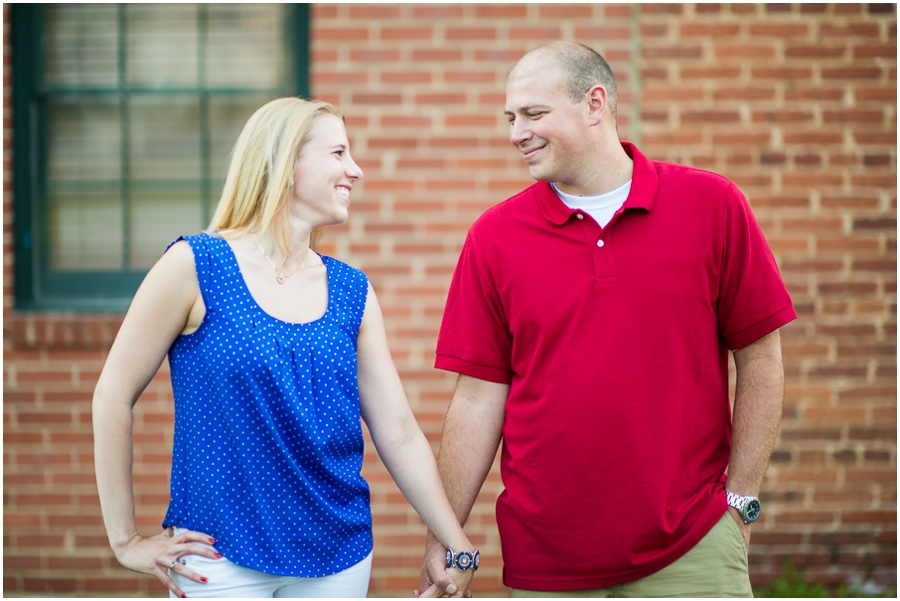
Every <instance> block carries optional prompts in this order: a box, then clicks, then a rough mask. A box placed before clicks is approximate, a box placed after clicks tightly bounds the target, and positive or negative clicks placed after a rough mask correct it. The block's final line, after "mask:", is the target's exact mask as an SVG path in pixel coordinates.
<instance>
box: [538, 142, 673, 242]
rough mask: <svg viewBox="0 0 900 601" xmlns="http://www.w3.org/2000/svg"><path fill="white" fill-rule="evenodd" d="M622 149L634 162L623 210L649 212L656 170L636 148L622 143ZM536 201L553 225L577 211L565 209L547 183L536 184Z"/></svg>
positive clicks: (653, 196) (655, 180) (656, 185)
mask: <svg viewBox="0 0 900 601" xmlns="http://www.w3.org/2000/svg"><path fill="white" fill-rule="evenodd" d="M622 148H623V149H624V150H625V153H626V154H627V155H628V156H629V157H631V160H632V161H634V173H633V175H632V176H631V191H630V192H629V193H628V198H627V199H625V205H624V206H623V209H625V210H628V209H643V210H645V211H648V212H649V211H651V210H652V209H653V203H654V202H655V201H656V192H657V190H658V188H659V180H658V179H657V176H656V169H655V168H654V166H653V163H651V162H650V159H648V158H647V157H645V156H644V154H643V153H642V152H641V151H640V150H638V148H637V146H635V145H634V144H632V143H631V142H622ZM536 186H537V187H536V191H537V193H538V199H539V200H540V203H541V209H542V210H543V212H544V217H546V218H547V221H549V222H550V223H552V224H554V225H563V224H564V223H565V222H566V221H568V220H569V218H571V217H572V215H574V214H575V213H577V212H578V211H577V210H575V209H570V208H569V207H567V206H566V205H565V204H564V203H563V201H562V200H560V199H559V196H557V195H556V192H554V191H553V188H552V187H551V186H550V184H548V183H547V182H538V183H537V184H536Z"/></svg>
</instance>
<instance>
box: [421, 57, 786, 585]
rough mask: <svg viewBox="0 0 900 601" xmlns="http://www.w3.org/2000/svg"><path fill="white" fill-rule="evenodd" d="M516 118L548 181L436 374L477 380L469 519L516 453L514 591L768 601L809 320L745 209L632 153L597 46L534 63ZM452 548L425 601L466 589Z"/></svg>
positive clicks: (493, 245)
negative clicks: (764, 551) (800, 344)
mask: <svg viewBox="0 0 900 601" xmlns="http://www.w3.org/2000/svg"><path fill="white" fill-rule="evenodd" d="M505 112H506V115H507V116H508V118H509V122H510V142H512V144H513V145H514V146H515V147H516V148H517V149H518V150H519V151H520V152H521V153H522V155H523V158H524V160H525V162H526V164H527V165H528V168H529V171H530V173H531V176H532V177H533V178H534V179H535V180H537V183H536V184H534V185H532V186H531V187H529V188H528V189H526V190H525V191H523V192H521V193H520V194H518V195H516V196H514V197H512V198H510V199H509V200H507V201H505V202H503V203H500V204H499V205H497V206H495V207H493V208H491V209H490V210H488V211H487V212H486V213H485V214H484V215H482V217H480V218H479V219H478V221H476V223H475V224H474V225H473V226H472V228H471V230H470V231H469V234H468V237H467V239H466V243H465V245H464V247H463V250H462V253H461V256H460V259H459V263H458V265H457V268H456V272H455V273H454V276H453V282H452V284H451V287H450V294H449V298H448V301H447V308H446V311H445V314H444V320H443V324H442V326H441V332H440V336H439V339H438V344H437V359H436V361H435V365H436V367H438V368H441V369H447V370H450V371H454V372H457V373H459V374H460V375H459V380H458V382H457V386H456V391H455V393H454V395H453V400H452V402H451V405H450V408H449V410H448V412H447V415H446V418H445V420H444V431H443V439H442V443H441V449H440V456H439V466H440V469H441V474H442V478H443V482H444V487H445V488H446V490H447V494H448V495H449V496H450V500H451V503H452V504H453V505H454V509H455V511H456V512H457V517H458V518H459V520H460V523H464V522H465V520H466V518H467V517H468V514H469V511H470V510H471V508H472V505H473V503H474V501H475V498H476V496H477V494H478V492H479V490H480V488H481V486H482V484H483V482H484V478H485V476H486V475H487V473H488V471H489V469H490V466H491V463H492V461H493V458H494V456H495V453H496V450H497V447H498V445H499V442H500V439H501V437H502V439H503V441H504V444H503V451H502V455H501V473H502V476H503V482H504V485H505V490H504V492H503V493H502V494H501V495H500V498H499V499H498V501H497V523H498V527H499V529H500V537H501V544H502V551H503V561H504V571H503V574H504V583H505V584H506V585H507V586H510V587H511V588H512V589H513V590H512V594H513V596H518V597H528V596H551V595H552V596H642V597H653V596H662V595H666V596H671V595H679V596H698V597H699V596H714V597H720V596H751V595H752V592H751V590H750V583H749V578H748V571H747V550H748V548H749V541H750V523H751V522H752V521H753V520H754V519H756V517H758V515H759V511H760V506H759V502H758V499H756V498H755V497H756V496H757V495H758V491H759V487H760V485H761V483H762V479H763V475H764V473H765V469H766V466H767V464H768V460H769V456H770V454H771V451H772V448H773V446H774V441H775V436H776V434H777V430H778V425H779V422H780V419H781V411H782V403H783V399H784V375H783V367H782V362H781V348H780V338H779V334H778V328H780V327H781V326H783V325H784V324H785V323H787V322H789V321H791V320H792V319H794V318H796V313H795V312H794V309H793V306H792V304H791V299H790V297H789V296H788V293H787V291H786V289H785V287H784V284H783V282H782V280H781V276H780V275H779V273H778V269H777V267H776V265H775V261H774V259H773V257H772V253H771V251H770V250H769V248H768V246H767V244H766V242H765V239H764V237H763V235H762V232H761V231H760V229H759V227H758V225H757V223H756V221H755V219H754V218H753V215H752V213H751V212H750V209H749V207H748V205H747V202H746V200H745V198H744V196H743V195H742V194H741V193H740V191H739V190H738V189H737V187H736V186H735V185H734V184H733V183H732V182H730V181H729V180H727V179H725V178H724V177H722V176H719V175H716V174H714V173H710V172H707V171H702V170H699V169H693V168H690V167H685V166H682V165H675V164H671V163H664V162H657V161H650V160H648V159H647V158H646V157H645V156H644V155H643V154H641V152H640V151H639V150H638V149H637V148H636V147H635V146H634V145H632V144H629V143H623V142H620V141H619V138H618V132H617V130H616V123H615V119H616V84H615V78H614V76H613V74H612V71H611V70H610V68H609V65H608V64H607V63H606V61H605V60H604V59H603V58H602V57H601V56H600V55H599V54H597V53H596V52H594V51H593V50H591V49H590V48H587V47H586V46H582V45H580V44H574V43H566V42H556V43H553V44H549V45H547V46H543V47H541V48H538V49H536V50H534V51H532V52H529V53H528V54H526V55H525V56H524V57H523V58H522V59H521V60H520V61H519V62H518V63H517V64H516V66H515V67H514V68H513V70H512V72H511V74H510V76H509V80H508V84H507V90H506V110H505ZM729 351H731V352H733V354H734V361H735V365H736V368H737V389H736V394H735V400H734V412H733V416H732V415H731V412H730V406H729V399H728V368H727V357H728V352H729ZM726 473H727V476H726ZM726 491H727V492H726ZM445 553H446V549H445V548H444V547H443V546H442V545H441V543H440V542H438V541H437V540H436V539H435V538H434V537H433V536H431V535H430V534H429V540H428V542H427V548H426V557H425V564H424V566H423V576H422V583H421V584H422V590H423V591H424V592H423V594H424V595H429V596H430V595H435V594H442V593H455V594H456V595H457V596H459V595H461V594H463V591H456V590H455V588H453V587H449V582H448V581H447V579H446V577H445V576H444V575H443V571H444V570H443V568H444V566H445V559H444V557H445ZM432 579H434V582H436V584H435V585H434V586H432V582H433V581H432ZM426 589H427V590H426Z"/></svg>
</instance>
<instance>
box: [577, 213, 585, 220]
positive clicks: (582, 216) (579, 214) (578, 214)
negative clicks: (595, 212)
mask: <svg viewBox="0 0 900 601" xmlns="http://www.w3.org/2000/svg"><path fill="white" fill-rule="evenodd" d="M575 216H576V217H578V218H579V219H584V215H582V214H581V213H576V214H575Z"/></svg>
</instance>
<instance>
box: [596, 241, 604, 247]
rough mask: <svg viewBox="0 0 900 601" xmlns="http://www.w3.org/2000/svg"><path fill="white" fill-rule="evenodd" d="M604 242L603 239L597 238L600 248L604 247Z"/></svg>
mask: <svg viewBox="0 0 900 601" xmlns="http://www.w3.org/2000/svg"><path fill="white" fill-rule="evenodd" d="M603 244H604V243H603V240H597V246H599V247H600V248H603Z"/></svg>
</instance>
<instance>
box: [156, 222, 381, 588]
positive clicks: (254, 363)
mask: <svg viewBox="0 0 900 601" xmlns="http://www.w3.org/2000/svg"><path fill="white" fill-rule="evenodd" d="M181 239H184V240H187V242H188V243H189V244H190V245H191V248H192V249H193V251H194V260H195V263H196V267H197V278H198V280H199V282H200V290H201V292H202V294H203V301H204V303H206V316H205V317H204V319H203V322H202V323H201V325H200V327H199V328H198V329H197V330H196V331H195V332H192V333H191V334H187V335H182V336H179V337H178V339H177V340H176V341H175V343H174V344H173V345H172V348H171V349H170V350H169V364H170V370H171V374H172V388H173V391H174V394H175V441H174V447H173V452H172V484H171V501H170V504H169V510H168V512H167V514H166V517H165V521H164V522H163V528H167V527H168V526H181V527H183V528H188V529H189V530H197V531H199V532H204V533H206V534H209V535H210V536H213V537H215V539H216V545H215V547H216V550H217V551H219V553H221V554H222V555H224V556H225V557H227V558H228V559H229V560H230V561H232V562H234V563H236V564H238V565H242V566H246V567H249V568H253V569H255V570H259V571H262V572H266V573H269V574H276V575H280V576H302V577H314V576H326V575H329V574H335V573H337V572H340V571H342V570H344V569H346V568H348V567H350V566H352V565H354V564H356V563H359V562H360V561H362V560H363V559H364V558H365V557H366V556H367V555H368V554H369V553H370V552H371V550H372V514H371V510H370V508H369V487H368V484H367V483H366V481H365V480H364V479H363V477H362V476H361V475H360V470H361V469H362V462H363V434H362V426H361V424H360V411H359V389H358V385H357V380H356V341H357V336H358V334H359V326H360V323H361V322H362V317H363V311H364V310H365V302H366V294H367V292H368V280H367V279H366V276H365V274H363V273H362V272H361V271H359V270H358V269H354V268H352V267H350V266H348V265H346V264H344V263H341V262H340V261H337V260H336V259H332V258H331V257H326V256H323V257H322V261H323V262H324V263H325V267H326V268H327V270H328V308H327V310H326V312H325V315H324V316H323V317H321V318H320V319H318V320H316V321H314V322H310V323H305V324H296V323H287V322H283V321H281V320H278V319H276V318H274V317H272V316H271V315H269V314H268V313H266V312H264V311H263V310H262V309H261V308H260V307H259V305H257V304H256V301H255V300H254V299H253V297H252V296H251V295H250V291H249V289H248V288H247V285H246V283H245V282H244V279H243V276H242V275H241V272H240V268H239V267H238V263H237V259H236V258H235V256H234V253H233V251H232V250H231V247H230V246H229V245H228V243H227V242H226V241H225V240H224V239H222V238H218V237H216V236H215V235H208V234H199V235H197V236H186V237H183V238H179V240H181ZM173 244H174V243H173Z"/></svg>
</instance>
